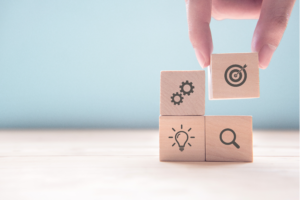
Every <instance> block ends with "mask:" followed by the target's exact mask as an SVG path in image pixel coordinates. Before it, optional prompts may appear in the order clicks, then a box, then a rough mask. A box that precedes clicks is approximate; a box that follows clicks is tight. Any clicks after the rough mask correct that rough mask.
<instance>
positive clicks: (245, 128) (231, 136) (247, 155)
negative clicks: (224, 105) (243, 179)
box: [205, 116, 253, 162]
mask: <svg viewBox="0 0 300 200" xmlns="http://www.w3.org/2000/svg"><path fill="white" fill-rule="evenodd" d="M205 138H206V161H235V162H243V161H245V162H252V161H253V143H252V117H251V116H205Z"/></svg>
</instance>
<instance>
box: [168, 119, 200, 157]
mask: <svg viewBox="0 0 300 200" xmlns="http://www.w3.org/2000/svg"><path fill="white" fill-rule="evenodd" d="M182 129H183V126H182V124H181V130H180V131H178V132H177V131H176V130H175V129H174V128H172V130H173V131H174V132H176V134H175V141H176V143H177V144H178V146H179V150H180V151H181V152H182V151H184V148H185V145H186V143H187V141H188V140H189V138H191V139H194V138H195V136H191V137H189V135H188V134H187V132H190V131H191V130H192V128H189V130H188V131H187V132H185V131H183V130H182ZM169 138H171V139H172V138H173V136H169ZM176 143H175V142H174V143H173V144H172V147H173V146H175V144H176ZM187 144H188V145H189V146H190V147H191V146H192V145H191V144H190V143H189V142H188V143H187Z"/></svg>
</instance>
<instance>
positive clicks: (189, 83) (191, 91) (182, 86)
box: [179, 81, 195, 96]
mask: <svg viewBox="0 0 300 200" xmlns="http://www.w3.org/2000/svg"><path fill="white" fill-rule="evenodd" d="M186 85H189V87H190V89H189V91H185V90H184V86H186ZM179 87H180V88H181V89H180V92H182V93H183V95H186V94H187V95H189V96H190V94H191V93H193V92H194V88H195V87H194V86H193V83H192V82H189V81H186V82H182V85H181V86H179Z"/></svg>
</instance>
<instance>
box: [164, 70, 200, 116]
mask: <svg viewBox="0 0 300 200" xmlns="http://www.w3.org/2000/svg"><path fill="white" fill-rule="evenodd" d="M204 113H205V71H203V70H197V71H162V72H161V81H160V115H204Z"/></svg>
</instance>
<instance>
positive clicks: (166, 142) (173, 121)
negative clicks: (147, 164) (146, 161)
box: [159, 116, 205, 162]
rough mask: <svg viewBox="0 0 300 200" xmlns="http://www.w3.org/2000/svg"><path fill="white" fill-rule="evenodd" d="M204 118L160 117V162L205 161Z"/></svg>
mask: <svg viewBox="0 0 300 200" xmlns="http://www.w3.org/2000/svg"><path fill="white" fill-rule="evenodd" d="M204 128H205V127H204V116H160V118H159V155H160V161H179V162H183V161H185V162H198V161H205V134H204Z"/></svg>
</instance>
